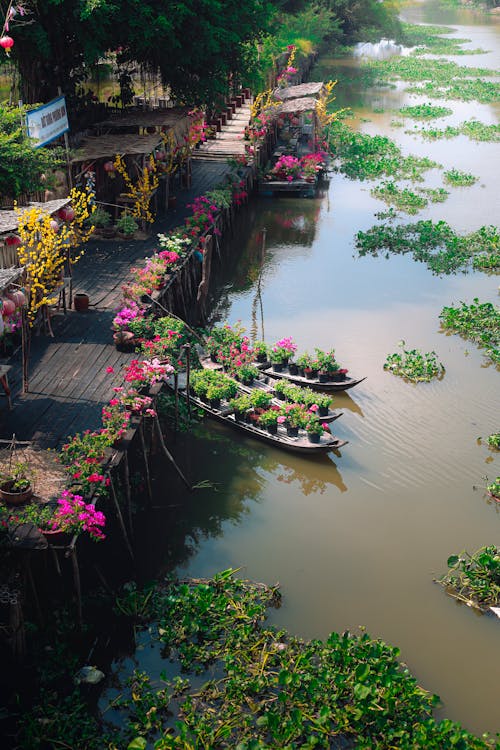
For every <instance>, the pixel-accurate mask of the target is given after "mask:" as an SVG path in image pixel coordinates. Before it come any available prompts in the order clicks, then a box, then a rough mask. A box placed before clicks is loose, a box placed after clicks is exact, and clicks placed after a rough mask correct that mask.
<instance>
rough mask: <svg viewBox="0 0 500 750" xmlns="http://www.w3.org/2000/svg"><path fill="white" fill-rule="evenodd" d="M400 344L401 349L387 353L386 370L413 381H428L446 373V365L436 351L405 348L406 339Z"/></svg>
mask: <svg viewBox="0 0 500 750" xmlns="http://www.w3.org/2000/svg"><path fill="white" fill-rule="evenodd" d="M398 346H399V348H400V349H401V351H400V352H395V354H388V355H387V359H386V361H385V363H384V370H390V371H391V372H392V373H393V374H394V375H398V376H399V377H401V378H405V380H410V381H411V382H412V383H428V382H429V381H431V380H432V378H436V377H439V376H441V377H442V376H443V375H444V366H443V365H442V363H441V362H439V360H438V358H437V354H436V352H426V353H425V354H422V352H421V351H419V350H418V349H405V348H404V347H405V342H404V341H400V342H399V344H398Z"/></svg>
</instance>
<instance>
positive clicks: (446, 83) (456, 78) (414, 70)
mask: <svg viewBox="0 0 500 750" xmlns="http://www.w3.org/2000/svg"><path fill="white" fill-rule="evenodd" d="M363 66H364V67H365V68H366V69H367V70H370V71H371V73H372V74H375V76H376V77H377V78H378V79H379V80H381V81H382V82H384V81H396V80H402V81H407V82H409V83H411V84H412V85H411V86H408V88H407V91H408V92H411V93H418V94H421V95H422V96H426V97H429V98H431V99H435V98H440V99H461V100H462V101H472V100H477V101H479V102H482V103H491V102H496V101H498V100H499V99H500V83H498V82H494V81H488V80H484V79H485V78H490V77H494V76H497V75H498V72H497V71H495V70H492V69H489V68H475V67H468V66H462V65H457V63H454V62H452V61H450V60H445V59H432V58H425V57H412V56H409V57H399V56H398V57H391V58H389V59H387V60H365V61H364V62H363Z"/></svg>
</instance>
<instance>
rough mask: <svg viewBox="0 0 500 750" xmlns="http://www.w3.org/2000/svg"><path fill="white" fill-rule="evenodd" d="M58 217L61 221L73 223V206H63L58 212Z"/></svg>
mask: <svg viewBox="0 0 500 750" xmlns="http://www.w3.org/2000/svg"><path fill="white" fill-rule="evenodd" d="M57 215H58V216H59V218H60V219H62V220H63V221H73V219H74V218H75V212H74V210H73V209H72V208H71V206H63V207H62V208H61V209H60V210H59V211H58V212H57Z"/></svg>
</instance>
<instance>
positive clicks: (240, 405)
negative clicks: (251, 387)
mask: <svg viewBox="0 0 500 750" xmlns="http://www.w3.org/2000/svg"><path fill="white" fill-rule="evenodd" d="M229 406H230V407H231V409H234V417H235V419H237V420H239V421H240V422H244V421H246V415H247V413H248V411H249V410H250V409H251V408H252V401H251V399H250V396H249V395H247V394H246V393H245V394H244V395H243V396H239V397H238V398H233V399H231V401H230V402H229Z"/></svg>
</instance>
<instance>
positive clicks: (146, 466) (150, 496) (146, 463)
mask: <svg viewBox="0 0 500 750" xmlns="http://www.w3.org/2000/svg"><path fill="white" fill-rule="evenodd" d="M138 432H139V438H140V441H141V449H142V456H143V458H144V469H145V471H146V484H147V488H148V499H149V504H150V505H151V503H152V502H153V490H152V489H151V475H150V473H149V459H148V452H147V450H146V440H145V439H144V421H143V420H142V419H141V421H140V424H139V429H138Z"/></svg>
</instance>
